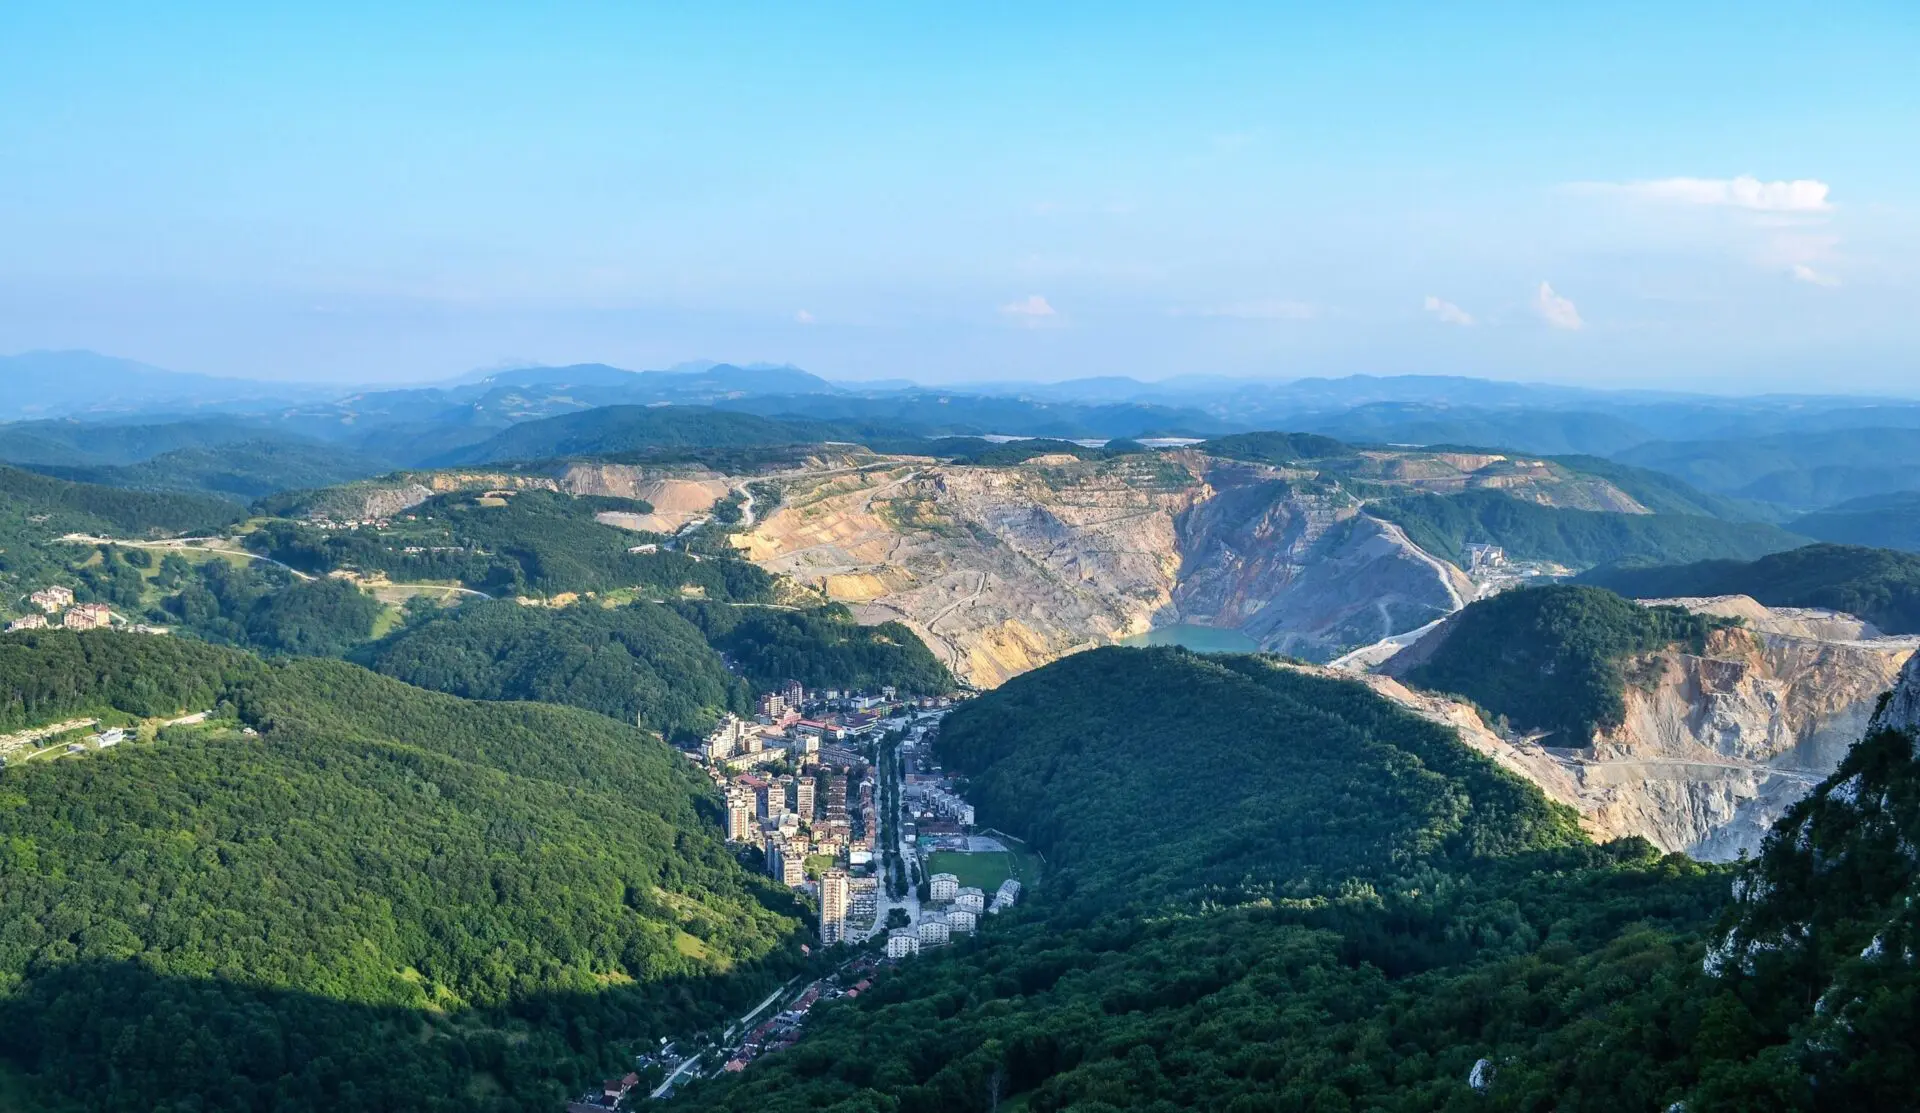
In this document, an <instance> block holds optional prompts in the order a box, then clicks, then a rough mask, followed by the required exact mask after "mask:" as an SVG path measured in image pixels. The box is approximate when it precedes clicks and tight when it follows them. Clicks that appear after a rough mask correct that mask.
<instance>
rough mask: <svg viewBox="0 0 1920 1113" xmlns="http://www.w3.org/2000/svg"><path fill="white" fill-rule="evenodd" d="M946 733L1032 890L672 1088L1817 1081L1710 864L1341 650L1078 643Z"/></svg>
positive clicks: (1887, 1008) (1237, 1100)
mask: <svg viewBox="0 0 1920 1113" xmlns="http://www.w3.org/2000/svg"><path fill="white" fill-rule="evenodd" d="M938 750H939V753H940V755H941V757H942V758H943V760H945V761H946V763H947V764H948V766H949V768H953V769H956V770H959V771H961V772H963V773H965V774H966V775H968V776H969V778H970V784H969V792H970V793H972V794H973V798H974V799H976V800H977V801H978V803H979V807H980V808H981V812H982V822H983V823H989V824H992V825H995V826H997V827H999V828H1001V829H1004V830H1007V831H1010V832H1013V833H1015V834H1019V835H1022V836H1023V837H1026V838H1029V839H1030V840H1031V841H1032V845H1033V846H1034V847H1035V849H1037V850H1041V851H1042V852H1043V853H1045V854H1046V856H1047V862H1048V871H1047V874H1046V879H1045V881H1044V883H1043V885H1042V887H1041V889H1040V891H1039V892H1037V893H1036V894H1034V895H1033V899H1031V900H1029V901H1028V902H1026V903H1025V904H1023V905H1022V906H1021V907H1019V908H1018V909H1016V910H1015V911H1013V912H1009V913H1005V914H1002V915H1001V916H999V917H994V918H991V923H990V924H989V926H988V928H987V930H986V931H984V932H983V933H982V934H981V935H980V936H979V937H977V938H975V939H973V940H970V941H968V942H966V943H963V944H960V945H957V946H954V947H952V948H950V949H947V950H945V951H942V952H939V953H935V954H927V955H923V956H922V957H921V958H920V959H918V960H916V961H914V962H912V963H909V964H906V965H904V966H902V967H901V968H900V969H899V971H897V972H896V973H893V974H891V975H889V976H887V977H886V978H884V979H883V980H882V981H880V982H879V983H877V984H876V985H875V986H874V988H873V989H872V991H871V992H868V993H864V994H862V995H861V996H860V998H859V999H858V1000H857V1001H851V1002H839V1003H835V1004H832V1005H829V1006H827V1007H825V1009H824V1010H822V1015H821V1016H820V1017H819V1018H818V1019H816V1020H815V1021H814V1022H813V1023H812V1024H811V1025H810V1028H809V1034H808V1036H807V1038H806V1039H805V1040H803V1041H802V1042H801V1043H800V1044H799V1045H798V1046H796V1047H795V1048H793V1049H792V1050H790V1051H786V1052H782V1053H780V1054H779V1055H776V1056H771V1057H769V1058H767V1059H766V1060H764V1061H763V1062H759V1063H756V1064H755V1065H754V1066H753V1067H752V1068H750V1069H749V1070H748V1071H747V1072H745V1074H744V1075H741V1076H738V1077H732V1078H727V1079H723V1080H715V1081H709V1082H703V1083H699V1084H697V1085H696V1086H694V1087H690V1088H689V1089H688V1090H687V1091H686V1094H687V1096H686V1097H685V1098H684V1099H683V1100H684V1101H685V1103H686V1104H687V1105H688V1106H690V1107H692V1108H694V1109H701V1110H705V1109H715V1110H733V1111H740V1113H746V1111H752V1113H786V1111H789V1110H792V1111H798V1110H834V1111H854V1110H861V1111H881V1110H886V1111H890V1113H922V1111H924V1113H934V1111H942V1113H945V1111H953V1110H977V1111H981V1113H987V1111H990V1110H994V1109H996V1108H1020V1109H1027V1110H1034V1111H1044V1113H1054V1111H1059V1110H1067V1109H1073V1110H1080V1111H1102V1113H1105V1111H1117V1110H1152V1111H1172V1110H1177V1109H1192V1108H1207V1109H1228V1110H1262V1109H1284V1110H1307V1111H1322V1110H1357V1109H1369V1110H1393V1111H1405V1113H1427V1111H1431V1110H1449V1111H1465V1110H1565V1111H1570V1113H1587V1111H1591V1113H1618V1111H1619V1110H1622V1109H1635V1110H1639V1109H1648V1110H1661V1109H1667V1108H1669V1107H1671V1106H1673V1104H1674V1103H1676V1102H1682V1103H1685V1106H1684V1107H1685V1108H1687V1109H1689V1110H1692V1111H1695V1113H1725V1111H1734V1110H1742V1111H1752V1110H1789V1109H1806V1108H1816V1107H1817V1106H1816V1105H1815V1104H1814V1102H1813V1100H1812V1091H1811V1089H1810V1083H1809V1075H1810V1072H1809V1071H1808V1070H1806V1069H1804V1064H1803V1063H1802V1062H1801V1060H1800V1058H1799V1056H1800V1055H1802V1054H1804V1053H1805V1048H1804V1046H1803V1045H1799V1044H1796V1043H1795V1039H1796V1036H1797V1034H1798V1032H1799V1031H1800V1030H1801V1028H1802V1027H1803V1026H1804V1025H1805V1024H1807V1023H1808V1021H1809V1020H1810V1018H1811V1017H1812V1015H1813V1007H1812V998H1811V997H1810V996H1803V995H1800V994H1798V993H1796V992H1793V991H1792V990H1791V989H1787V990H1785V991H1783V987H1781V986H1779V985H1777V984H1772V983H1770V982H1768V981H1765V980H1762V979H1745V978H1742V977H1739V976H1734V977H1726V976H1716V975H1713V974H1709V973H1708V972H1707V971H1706V970H1705V969H1704V968H1703V965H1702V960H1703V956H1704V954H1705V952H1706V949H1707V944H1708V942H1709V941H1710V940H1711V939H1713V938H1714V937H1715V934H1716V931H1717V930H1718V929H1719V926H1720V925H1721V924H1722V923H1723V922H1724V921H1725V919H1726V917H1727V916H1729V915H1730V913H1729V912H1728V910H1727V892H1728V884H1729V881H1730V880H1731V878H1732V877H1733V876H1734V873H1735V871H1733V870H1730V869H1727V868H1720V867H1711V866H1704V865H1701V864H1698V863H1695V862H1692V861H1689V860H1688V859H1686V858H1684V857H1681V856H1679V855H1670V856H1662V855H1660V854H1658V853H1657V852H1655V851H1654V850H1653V849H1652V848H1651V847H1650V846H1648V845H1647V844H1646V843H1645V842H1644V841H1641V840H1623V841H1621V842H1618V843H1613V844H1609V845H1607V846H1594V845H1592V844H1591V843H1589V842H1587V840H1586V839H1585V838H1584V837H1583V836H1582V835H1581V834H1580V833H1579V831H1578V829H1577V827H1576V825H1575V823H1574V821H1573V818H1572V816H1571V814H1570V813H1568V812H1567V811H1565V810H1564V809H1562V808H1560V807H1558V806H1556V805H1553V804H1550V803H1548V802H1547V801H1546V800H1545V799H1543V798H1542V797H1541V796H1540V794H1539V793H1538V792H1537V791H1536V790H1534V789H1533V788H1532V787H1531V786H1529V785H1527V784H1525V783H1523V782H1521V781H1519V780H1517V779H1515V778H1513V777H1511V776H1509V775H1508V774H1506V773H1504V772H1502V771H1500V770H1499V769H1497V768H1496V767H1495V766H1493V765H1492V764H1491V763H1489V762H1487V761H1485V760H1484V759H1482V758H1480V757H1478V756H1477V755H1475V754H1473V753H1472V752H1471V751H1469V750H1468V749H1466V748H1465V747H1464V746H1463V745H1461V744H1460V743H1459V741H1458V740H1457V739H1456V738H1455V737H1454V736H1453V735H1452V734H1451V732H1449V731H1446V730H1444V729H1442V728H1440V727H1437V726H1434V725H1432V724H1429V723H1427V722H1425V721H1423V720H1419V719H1416V718H1414V717H1412V716H1410V715H1409V714H1407V713H1405V712H1403V711H1400V710H1399V709H1397V708H1395V707H1393V706H1392V705H1389V704H1387V703H1386V702H1385V701H1383V700H1380V699H1379V698H1377V697H1375V696H1373V695H1372V694H1371V693H1370V692H1368V691H1367V690H1366V689H1365V688H1364V687H1362V686H1360V685H1359V684H1357V683H1351V682H1344V681H1335V680H1327V679H1321V678H1319V677H1314V676H1306V675H1302V674H1299V673H1296V672H1292V671H1290V670H1288V669H1287V668H1286V667H1285V666H1283V665H1279V664H1276V663H1273V662H1270V661H1267V660H1262V659H1255V658H1231V657H1200V656H1196V655H1193V654H1190V653H1187V652H1186V651H1184V650H1178V649H1148V650H1122V649H1101V650H1094V651H1090V652H1087V653H1083V654H1078V655H1075V656H1072V657H1068V658H1066V659H1064V660H1062V661H1059V662H1056V663H1055V664H1053V665H1050V666H1048V667H1046V668H1044V669H1041V670H1038V671H1036V672H1033V673H1029V674H1027V675H1025V676H1022V677H1019V678H1016V679H1014V680H1012V681H1010V682H1008V683H1007V684H1006V685H1005V686H1003V687H1002V688H999V689H997V690H995V691H993V692H991V693H988V694H986V695H984V696H982V697H980V698H979V699H977V700H974V701H971V702H970V703H969V704H967V705H966V706H965V707H963V708H961V709H959V710H957V711H955V712H954V713H953V715H952V716H950V718H949V719H948V721H947V723H946V725H945V726H944V728H943V730H942V734H941V738H940V741H939V743H938ZM1904 775H1905V776H1906V777H1907V778H1908V779H1912V778H1913V776H1914V774H1913V773H1912V772H1911V770H1910V769H1909V770H1908V771H1906V772H1905V774H1904ZM1909 876H1910V875H1909ZM1893 984H1895V985H1901V984H1902V983H1899V982H1897V981H1896V982H1895V983H1893ZM1913 1001H1914V997H1913V995H1912V993H1911V991H1910V990H1907V991H1905V993H1904V996H1901V997H1898V998H1896V999H1894V1000H1893V1001H1890V1002H1883V1003H1880V1004H1879V1006H1878V1007H1879V1010H1880V1011H1879V1013H1878V1015H1879V1016H1881V1017H1884V1018H1885V1019H1886V1020H1887V1021H1888V1022H1889V1023H1891V1022H1894V1021H1897V1020H1898V1019H1899V1018H1900V1017H1902V1016H1907V1017H1910V1016H1911V1013H1910V1012H1907V1013H1902V1012H1901V1011H1900V1010H1901V1009H1902V1008H1905V1009H1908V1010H1910V1009H1911V1007H1912V1004H1913ZM1897 1040H1898V1041H1899V1046H1900V1047H1901V1048H1903V1049H1910V1047H1911V1045H1912V1040H1913V1036H1912V1030H1911V1028H1909V1029H1907V1030H1905V1031H1902V1032H1899V1033H1898V1035H1897ZM1906 1053H1907V1054H1908V1055H1909V1056H1910V1054H1911V1052H1910V1050H1909V1051H1907V1052H1906ZM1482 1060H1484V1061H1485V1064H1484V1065H1481V1066H1479V1067H1478V1070H1477V1071H1476V1066H1477V1065H1478V1064H1481V1061H1482ZM1906 1061H1908V1062H1911V1059H1910V1058H1909V1059H1907V1060H1906ZM1873 1065H1874V1066H1875V1067H1877V1068H1880V1069H1883V1070H1884V1069H1885V1068H1886V1065H1887V1062H1886V1057H1883V1058H1882V1059H1881V1060H1880V1061H1879V1062H1876V1063H1874V1064H1873ZM1822 1069H1823V1070H1829V1069H1830V1070H1833V1071H1835V1072H1837V1073H1838V1074H1841V1075H1844V1074H1846V1072H1848V1071H1850V1070H1854V1069H1855V1068H1854V1065H1853V1064H1851V1063H1849V1062H1846V1061H1845V1060H1844V1057H1843V1058H1842V1059H1841V1060H1839V1061H1829V1062H1827V1063H1824V1064H1823V1066H1822ZM1476 1075H1477V1077H1478V1078H1479V1079H1480V1081H1481V1082H1482V1084H1483V1085H1482V1087H1481V1088H1480V1089H1476V1087H1475V1086H1474V1084H1473V1082H1472V1081H1471V1079H1473V1078H1475V1077H1476ZM1821 1077H1822V1078H1823V1079H1824V1078H1825V1077H1826V1076H1825V1075H1824V1074H1823V1075H1822V1076H1821ZM1901 1077H1904V1075H1903V1073H1900V1072H1897V1071H1896V1073H1895V1074H1894V1075H1893V1078H1892V1079H1889V1078H1887V1077H1886V1076H1884V1075H1883V1076H1881V1077H1880V1090H1879V1093H1880V1094H1881V1095H1882V1096H1883V1097H1884V1095H1885V1094H1887V1093H1889V1092H1892V1087H1893V1084H1894V1081H1896V1080H1897V1079H1899V1078H1901ZM1870 1085H1871V1083H1870V1082H1869V1083H1868V1084H1867V1085H1863V1086H1856V1087H1855V1088H1853V1089H1851V1090H1849V1089H1845V1088H1836V1089H1835V1091H1834V1092H1835V1093H1843V1092H1844V1093H1847V1094H1848V1095H1849V1096H1850V1097H1855V1098H1857V1097H1858V1096H1859V1095H1861V1094H1862V1093H1869V1094H1870V1093H1871V1092H1872V1091H1871V1089H1870V1088H1869V1087H1870ZM1818 1107H1824V1106H1818ZM1833 1107H1834V1108H1840V1109H1847V1108H1864V1107H1867V1106H1859V1105H1853V1106H1849V1105H1845V1104H1838V1103H1836V1104H1835V1105H1834V1106H1833ZM1872 1107H1875V1108H1893V1107H1895V1106H1891V1105H1885V1104H1882V1105H1878V1106H1872Z"/></svg>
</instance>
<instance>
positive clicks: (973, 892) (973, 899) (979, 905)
mask: <svg viewBox="0 0 1920 1113" xmlns="http://www.w3.org/2000/svg"><path fill="white" fill-rule="evenodd" d="M953 906H954V907H955V908H960V909H964V910H966V911H968V912H972V913H974V914H976V915H977V914H979V913H981V912H985V911H986V910H987V894H985V893H983V892H981V891H980V890H978V889H975V888H973V887H972V886H968V887H967V888H965V889H962V890H960V891H959V892H957V893H955V894H954V895H953Z"/></svg>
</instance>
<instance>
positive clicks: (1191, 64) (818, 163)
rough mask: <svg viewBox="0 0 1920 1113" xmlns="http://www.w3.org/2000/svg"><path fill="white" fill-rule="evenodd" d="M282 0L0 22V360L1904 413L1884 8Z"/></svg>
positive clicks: (1906, 14)
mask: <svg viewBox="0 0 1920 1113" xmlns="http://www.w3.org/2000/svg"><path fill="white" fill-rule="evenodd" d="M264 7H271V6H264V5H253V4H247V5H242V4H205V3H203V4H191V3H189V4H182V5H177V6H172V7H170V8H168V9H167V10H161V9H160V7H159V6H154V5H142V6H134V5H124V6H120V5H114V4H93V5H73V4H53V3H39V2H35V0H22V2H20V3H15V4H8V5H4V6H0V352H3V351H18V350H23V349H28V348H43V347H84V348H92V349H95V350H98V351H103V352H107V353H110V354H114V355H120V356H126V357H128V358H133V359H139V360H143V361H146V362H149V363H155V364H160V365H162V366H168V367H173V368H177V369H180V370H189V371H201V372H207V373H212V374H224V375H245V376H257V377H274V378H300V379H328V380H338V381H369V380H415V381H418V380H428V379H436V378H444V377H446V376H448V375H452V374H456V373H459V372H461V371H464V370H468V369H470V368H474V367H479V366H488V365H496V364H502V363H524V362H545V363H564V362H577V361H602V362H609V363H615V364H619V365H622V366H630V367H659V366H665V365H669V364H672V363H675V362H678V361H681V360H685V359H692V358H699V357H707V358H717V359H729V360H736V361H748V360H768V361H775V362H789V361H790V362H793V363H797V364H800V365H802V366H805V367H807V368H809V369H812V370H815V371H818V372H820V373H823V374H826V375H828V376H830V377H837V378H848V379H858V378H889V377H909V378H917V379H921V380H925V381H958V380H966V379H1008V378H1038V379H1061V378H1072V377H1079V376H1083V375H1096V374H1130V375H1135V376H1139V377H1142V378H1159V377H1164V376H1167V375H1173V374H1181V373H1189V372H1203V373H1225V374H1234V375H1251V376H1272V377H1280V378H1295V377H1300V376H1305V375H1341V374H1348V373H1358V372H1365V373H1374V374H1395V373H1410V372H1412V373H1418V372H1435V373H1451V374H1470V375H1482V376H1487V377H1494V378H1518V379H1531V380H1542V381H1553V382H1578V383H1584V384H1589V385H1614V384H1617V385H1622V386H1654V387H1662V386H1664V387H1674V388H1685V389H1699V390H1714V391H1743V390H1797V391H1807V390H1820V391H1892V392H1899V393H1907V394H1911V393H1920V359H1916V354H1920V147H1917V146H1916V144H1915V143H1914V142H1913V138H1912V137H1913V136H1915V135H1920V77H1916V76H1915V73H1914V59H1915V58H1920V5H1916V4H1913V3H1910V2H1886V3H1844V2H1842V3H1837V4H1829V5H1820V6H1814V5H1805V4H1779V3H1770V2H1765V0H1749V2H1747V3H1741V4H1701V3H1696V4H1684V5H1675V4H1671V3H1666V4H1631V3H1627V4H1610V5H1602V6H1579V7H1576V6H1567V5H1541V4H1537V3H1535V4H1518V3H1516V4H1498V5H1495V4H1471V5H1461V6H1448V5H1434V4H1430V3H1419V4H1413V3H1371V4H1368V3H1356V4H1347V5H1325V4H1316V5H1266V6H1262V7H1264V9H1265V10H1262V11H1258V12H1254V11H1248V10H1246V9H1249V8H1253V7H1255V6H1254V5H1241V4H1231V5H1224V4H1223V5H1209V4H1182V5H1179V6H1177V7H1176V6H1172V5H1166V6H1160V7H1157V8H1149V7H1145V6H1133V5H1114V4H1099V5H1095V4H1085V5H1071V4H1070V5H1049V6H1032V5H1000V4H977V5H943V6H939V7H934V6H931V5H838V6H834V7H833V8H832V10H831V11H825V10H811V8H812V7H816V6H807V7H806V8H803V6H799V5H765V6H760V5H748V4H731V5H724V6H720V5H676V6H674V8H673V9H669V8H667V7H665V6H660V7H653V6H647V5H639V4H625V3H621V4H613V3H610V4H603V5H595V4H569V3H552V4H546V5H540V6H538V8H537V10H536V8H535V7H534V6H531V5H504V4H501V5H492V4H459V5H454V4H445V5H436V4H431V3H419V4H410V5H404V6H399V5H372V4H358V3H350V2H349V3H335V4H331V5H327V6H325V8H324V10H321V6H318V5H313V6H310V7H312V8H313V9H314V10H312V11H309V12H305V13H292V14H288V13H274V12H269V11H263V10H261V9H262V8H264ZM398 7H404V8H405V9H406V10H405V11H394V10H389V9H390V8H398ZM710 7H724V8H725V9H726V10H725V11H724V12H714V11H692V10H691V9H694V8H710ZM676 9H678V10H676Z"/></svg>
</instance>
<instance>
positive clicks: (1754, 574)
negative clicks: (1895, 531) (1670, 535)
mask: <svg viewBox="0 0 1920 1113" xmlns="http://www.w3.org/2000/svg"><path fill="white" fill-rule="evenodd" d="M1580 582H1582V583H1590V584H1594V585H1596V586H1599V587H1605V588H1609V589H1611V590H1613V591H1617V592H1619V593H1620V594H1622V595H1628V596H1632V597H1634V598H1639V599H1669V598H1676V597H1680V596H1690V595H1751V596H1752V597H1753V598H1755V599H1758V600H1759V601H1760V602H1762V603H1765V604H1766V605H1767V606H1769V607H1825V608H1827V609H1829V610H1836V611H1845V612H1847V613H1848V614H1852V615H1858V616H1859V617H1861V618H1864V619H1866V620H1867V621H1869V622H1871V623H1873V624H1874V625H1875V626H1877V627H1879V628H1880V630H1881V631H1882V632H1883V633H1888V634H1920V555H1915V554H1912V553H1899V552H1893V551H1891V550H1888V549H1869V548H1864V547H1861V546H1857V545H1807V546H1805V547H1803V548H1798V549H1792V550H1789V551H1787V552H1782V553H1774V554H1772V555H1770V556H1765V557H1761V558H1760V559H1758V560H1754V561H1750V562H1742V561H1733V560H1708V561H1700V562H1697V563H1694V564H1682V565H1672V566H1656V567H1617V568H1596V569H1594V570H1593V571H1591V572H1588V573H1586V574H1585V575H1583V576H1581V577H1580Z"/></svg>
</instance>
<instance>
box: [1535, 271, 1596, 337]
mask: <svg viewBox="0 0 1920 1113" xmlns="http://www.w3.org/2000/svg"><path fill="white" fill-rule="evenodd" d="M1533 311H1534V312H1535V313H1537V314H1539V315H1540V319H1541V320H1543V321H1545V322H1546V323H1548V324H1549V325H1552V326H1553V327H1554V328H1563V329H1566V330H1568V331H1570V332H1573V331H1578V330H1580V329H1583V328H1585V327H1586V325H1587V323H1586V322H1585V321H1582V320H1581V319H1580V310H1579V309H1578V308H1577V307H1576V306H1575V305H1574V304H1573V302H1572V301H1571V300H1570V299H1568V298H1563V297H1561V296H1560V295H1559V294H1556V293H1554V292H1553V287H1552V286H1551V285H1550V284H1548V283H1545V282H1542V283H1541V284H1540V288H1539V289H1538V290H1536V291H1534V294H1533Z"/></svg>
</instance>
